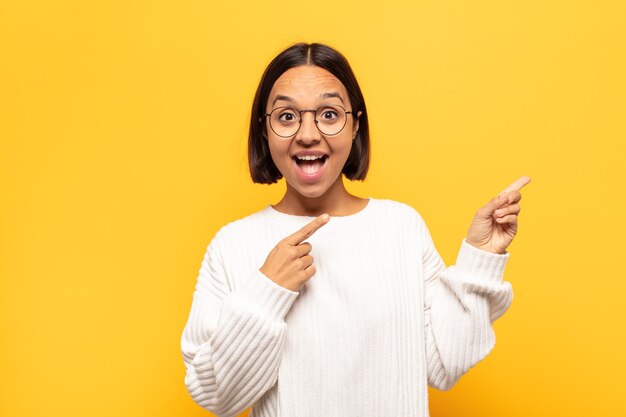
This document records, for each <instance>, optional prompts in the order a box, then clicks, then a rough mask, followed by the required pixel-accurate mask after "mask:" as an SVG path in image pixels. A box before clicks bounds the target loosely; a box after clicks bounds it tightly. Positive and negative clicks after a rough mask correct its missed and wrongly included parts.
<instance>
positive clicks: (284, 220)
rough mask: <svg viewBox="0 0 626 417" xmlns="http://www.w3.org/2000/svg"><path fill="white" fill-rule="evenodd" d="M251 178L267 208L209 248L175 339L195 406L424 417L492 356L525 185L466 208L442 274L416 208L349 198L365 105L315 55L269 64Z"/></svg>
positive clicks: (339, 67) (288, 55) (340, 68)
mask: <svg viewBox="0 0 626 417" xmlns="http://www.w3.org/2000/svg"><path fill="white" fill-rule="evenodd" d="M249 163H250V171H251V174H252V178H253V181H255V182H257V183H273V182H276V181H277V180H278V179H280V178H281V177H284V178H285V180H286V183H287V190H286V192H285V195H284V197H283V198H282V200H281V201H279V202H278V203H277V204H275V205H274V206H271V205H270V206H267V207H266V208H265V209H263V210H261V211H259V212H257V213H254V214H252V215H250V216H247V217H245V218H243V219H240V220H237V221H235V222H232V223H230V224H228V225H226V226H224V227H223V228H222V229H221V230H220V231H219V232H218V233H217V234H216V236H215V237H214V238H213V240H212V241H211V243H210V245H209V246H208V248H207V251H206V254H205V256H204V260H203V262H202V266H201V268H200V273H199V277H198V282H197V285H196V289H195V292H194V298H193V303H192V307H191V313H190V316H189V320H188V322H187V325H186V327H185V330H184V332H183V335H182V352H183V358H184V361H185V365H186V368H187V374H186V377H185V383H186V385H187V388H188V390H189V392H190V394H191V396H192V397H193V399H194V400H195V401H196V402H197V403H198V404H200V405H201V406H203V407H204V408H206V409H208V410H210V411H212V412H213V413H216V414H217V415H219V416H236V415H237V414H239V413H240V412H242V411H244V410H245V409H246V408H247V407H249V406H251V405H253V410H252V414H251V416H252V417H270V416H284V417H300V416H325V417H328V416H372V417H377V416H427V415H428V403H427V384H430V385H431V386H433V387H436V388H439V389H444V390H445V389H449V388H450V387H451V386H452V385H453V384H454V383H455V382H456V381H457V380H458V379H459V378H460V377H461V375H462V374H464V373H465V372H466V371H467V370H468V369H469V368H471V367H472V366H474V365H475V364H476V363H477V362H478V361H480V360H481V359H482V358H484V357H485V356H486V355H487V354H488V353H489V351H491V349H492V348H493V346H494V343H495V338H494V332H493V328H492V326H491V324H492V322H493V321H494V320H495V319H497V318H498V317H500V316H501V315H502V314H503V313H504V312H505V311H506V310H507V308H508V307H509V305H510V303H511V300H512V290H511V286H510V284H509V283H508V282H503V281H502V275H503V271H504V266H505V264H506V261H507V259H508V257H509V254H508V253H507V252H506V250H505V249H506V247H507V246H508V245H509V244H510V243H511V240H512V239H513V236H514V235H515V233H516V230H517V215H518V213H519V210H520V207H519V204H518V202H519V200H520V198H521V194H520V192H519V190H520V189H521V188H522V187H523V186H524V185H525V184H526V183H528V181H530V178H528V177H522V178H520V179H519V180H518V181H516V182H515V183H513V184H512V185H511V186H509V187H508V188H507V189H505V190H504V191H503V192H502V193H501V194H500V195H499V196H497V197H495V198H493V199H492V200H491V201H490V202H489V203H487V204H486V205H485V206H484V207H482V208H481V209H479V210H478V211H477V212H476V216H475V218H474V220H473V222H472V224H471V226H470V228H469V231H468V235H467V237H466V238H465V239H463V241H462V242H461V248H460V251H459V255H458V258H457V263H456V265H454V266H450V267H447V268H446V266H445V264H444V263H443V261H442V259H441V257H440V256H439V254H438V253H437V251H436V249H435V247H434V245H433V241H432V239H431V236H430V233H429V231H428V228H427V227H426V225H425V224H424V221H423V219H422V217H421V216H420V215H419V213H418V212H417V211H415V210H414V209H413V208H411V207H409V206H407V205H405V204H402V203H399V202H395V201H391V200H383V199H374V198H369V199H365V198H360V197H357V196H354V195H351V194H350V193H349V192H348V191H347V190H346V188H345V187H344V183H343V176H345V177H346V178H348V179H351V180H363V179H364V178H365V176H366V174H367V170H368V166H369V132H368V121H367V110H366V106H365V102H364V100H363V96H362V94H361V90H360V88H359V85H358V84H357V81H356V78H355V76H354V74H353V73H352V70H351V69H350V66H349V64H348V62H347V61H346V60H345V58H344V57H343V56H342V55H341V54H340V53H339V52H337V51H335V50H333V49H331V48H329V47H328V46H325V45H321V44H303V43H302V44H297V45H294V46H292V47H290V48H288V49H286V50H285V51H283V52H282V53H281V54H279V55H278V56H277V57H276V58H275V59H274V60H273V61H272V62H271V63H270V64H269V66H268V68H267V69H266V71H265V73H264V75H263V77H262V79H261V82H260V85H259V87H258V89H257V92H256V96H255V99H254V104H253V108H252V116H251V122H250V135H249Z"/></svg>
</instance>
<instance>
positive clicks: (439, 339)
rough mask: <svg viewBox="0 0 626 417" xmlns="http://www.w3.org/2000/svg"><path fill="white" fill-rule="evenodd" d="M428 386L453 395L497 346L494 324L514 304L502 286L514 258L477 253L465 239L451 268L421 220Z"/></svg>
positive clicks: (508, 287) (510, 293)
mask: <svg viewBox="0 0 626 417" xmlns="http://www.w3.org/2000/svg"><path fill="white" fill-rule="evenodd" d="M421 223H422V227H423V233H424V241H425V244H424V251H423V254H422V256H423V263H424V286H425V288H424V312H425V332H426V335H425V337H426V357H427V361H428V384H429V385H430V386H432V387H434V388H437V389H440V390H448V389H450V388H451V387H452V386H453V385H454V384H455V383H456V382H457V381H458V380H459V378H460V377H461V376H462V375H463V374H464V373H465V372H467V371H468V370H469V369H470V368H471V367H473V366H474V365H476V364H477V363H478V362H480V361H481V360H482V359H483V358H484V357H485V356H487V354H489V352H491V350H492V349H493V347H494V345H495V334H494V330H493V326H492V323H493V322H494V321H495V320H496V319H497V318H498V317H500V316H502V314H504V312H505V311H506V310H507V309H508V308H509V306H510V305H511V302H512V300H513V291H512V288H511V284H510V283H508V282H506V281H503V273H504V267H505V264H506V262H507V260H508V258H509V255H510V254H509V253H506V254H495V253H491V252H487V251H484V250H481V249H478V248H476V247H474V246H472V245H470V244H469V243H467V242H466V241H465V239H463V241H462V242H461V248H460V250H459V253H458V256H457V260H456V265H452V266H450V267H446V266H445V264H444V262H443V260H442V259H441V257H440V256H439V253H438V252H437V249H436V248H435V246H434V244H433V240H432V237H431V235H430V232H429V231H428V228H427V227H426V224H425V223H424V222H423V220H422V222H421Z"/></svg>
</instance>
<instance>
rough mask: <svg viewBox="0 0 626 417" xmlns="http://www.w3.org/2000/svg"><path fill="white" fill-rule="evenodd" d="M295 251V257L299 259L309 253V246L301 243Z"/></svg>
mask: <svg viewBox="0 0 626 417" xmlns="http://www.w3.org/2000/svg"><path fill="white" fill-rule="evenodd" d="M296 249H297V252H296V256H297V257H298V258H301V257H303V256H304V255H306V254H308V253H309V252H311V244H310V243H309V242H302V243H300V244H299V245H297V246H296Z"/></svg>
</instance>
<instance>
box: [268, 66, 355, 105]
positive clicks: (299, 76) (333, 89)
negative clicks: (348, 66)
mask: <svg viewBox="0 0 626 417" xmlns="http://www.w3.org/2000/svg"><path fill="white" fill-rule="evenodd" d="M329 93H330V94H332V93H338V94H339V96H340V97H341V98H342V100H343V102H344V103H347V102H348V93H347V91H346V88H345V87H344V85H343V83H342V82H341V81H339V79H338V78H337V77H335V76H334V75H333V74H331V73H330V72H328V71H327V70H325V69H324V68H320V67H317V66H313V65H302V66H299V67H295V68H290V69H288V70H287V71H285V72H284V73H283V74H282V75H281V76H280V77H279V78H278V79H277V80H276V82H275V83H274V86H273V87H272V91H270V95H269V97H268V102H267V105H268V106H270V107H271V106H272V103H273V101H274V99H275V98H276V97H277V96H286V97H289V98H291V99H293V101H294V102H295V103H296V104H312V103H317V102H319V101H320V100H323V99H324V98H325V95H326V97H327V96H328V94H329ZM335 100H337V99H335Z"/></svg>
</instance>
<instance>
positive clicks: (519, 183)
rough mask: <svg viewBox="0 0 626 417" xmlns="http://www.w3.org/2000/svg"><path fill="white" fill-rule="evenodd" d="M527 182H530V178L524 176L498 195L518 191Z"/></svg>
mask: <svg viewBox="0 0 626 417" xmlns="http://www.w3.org/2000/svg"><path fill="white" fill-rule="evenodd" d="M529 182H530V177H529V176H528V175H524V176H523V177H520V178H519V179H518V180H517V181H515V182H514V183H513V184H511V185H509V186H508V187H506V188H505V189H504V191H502V193H500V194H503V193H509V192H511V191H519V190H521V189H522V187H523V186H525V185H526V184H528V183H529Z"/></svg>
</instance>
